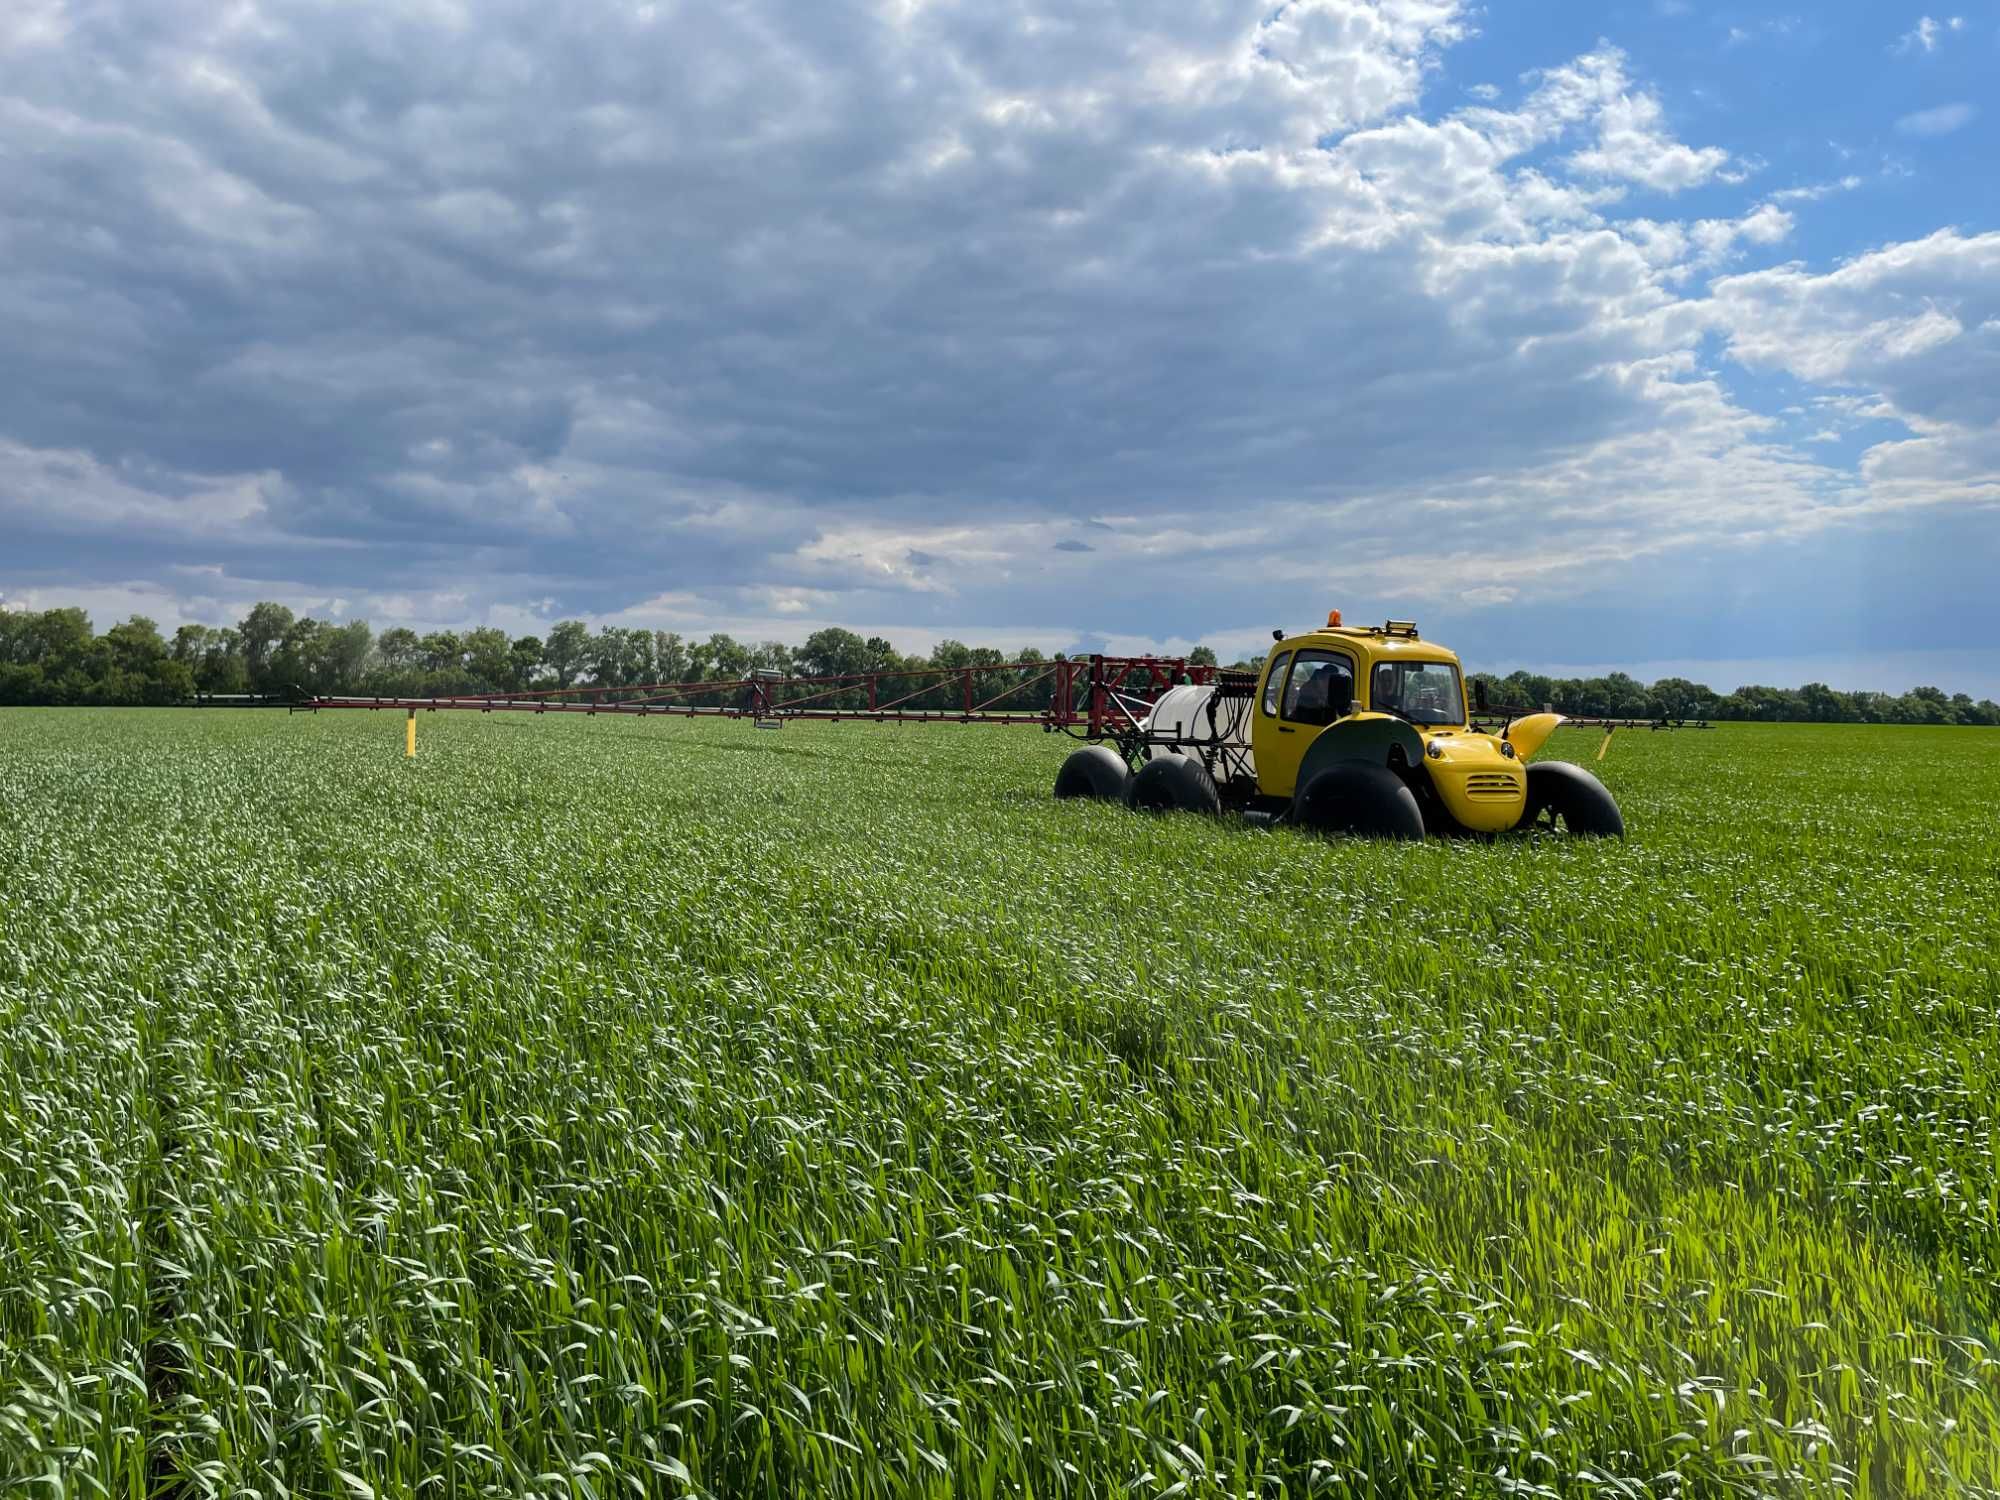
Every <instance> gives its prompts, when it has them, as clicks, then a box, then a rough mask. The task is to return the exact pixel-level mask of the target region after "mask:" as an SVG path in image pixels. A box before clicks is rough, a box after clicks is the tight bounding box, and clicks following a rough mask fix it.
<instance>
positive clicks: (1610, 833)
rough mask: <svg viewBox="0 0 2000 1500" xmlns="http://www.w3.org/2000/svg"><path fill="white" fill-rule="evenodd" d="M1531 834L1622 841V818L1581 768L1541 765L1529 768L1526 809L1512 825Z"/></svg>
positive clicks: (1556, 762)
mask: <svg viewBox="0 0 2000 1500" xmlns="http://www.w3.org/2000/svg"><path fill="white" fill-rule="evenodd" d="M1514 826H1515V827H1516V828H1518V829H1522V830H1525V831H1529V832H1532V831H1534V830H1536V829H1540V830H1542V831H1543V832H1545V833H1575V834H1581V835H1583V836H1585V837H1587V838H1623V837H1624V836H1625V818H1624V815H1623V814H1621V813H1620V812H1619V811H1618V804H1617V802H1616V801H1614V800H1613V799H1612V796H1611V793H1610V792H1609V791H1608V790H1606V789H1605V785H1604V783H1603V782H1601V781H1599V780H1598V779H1597V778H1596V777H1595V776H1593V775H1591V774H1590V772H1588V771H1586V770H1584V768H1583V767H1582V766H1573V765H1571V764H1569V762H1568V761H1561V760H1547V761H1540V762H1537V763H1536V764H1534V765H1532V766H1529V767H1528V806H1527V810H1526V811H1525V812H1523V813H1522V814H1521V821H1520V822H1518V823H1516V824H1515V825H1514Z"/></svg>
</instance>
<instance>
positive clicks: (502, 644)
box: [464, 625, 514, 693]
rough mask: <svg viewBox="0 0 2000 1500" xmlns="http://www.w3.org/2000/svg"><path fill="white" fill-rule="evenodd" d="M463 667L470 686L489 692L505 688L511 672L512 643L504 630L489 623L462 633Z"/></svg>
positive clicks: (511, 674) (478, 691)
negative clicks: (463, 635)
mask: <svg viewBox="0 0 2000 1500" xmlns="http://www.w3.org/2000/svg"><path fill="white" fill-rule="evenodd" d="M464 645H465V670H466V672H467V673H468V674H470V676H471V678H472V690H473V691H474V692H476V693H491V692H499V691H503V690H505V688H506V687H507V685H508V682H509V679H511V678H512V676H513V674H514V645H513V642H511V641H509V640H508V639H507V632H506V631H504V630H496V629H495V628H494V627H493V626H491V625H482V626H480V627H479V628H478V629H477V630H468V631H466V633H465V641H464Z"/></svg>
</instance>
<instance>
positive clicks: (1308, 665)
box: [1283, 651, 1354, 724]
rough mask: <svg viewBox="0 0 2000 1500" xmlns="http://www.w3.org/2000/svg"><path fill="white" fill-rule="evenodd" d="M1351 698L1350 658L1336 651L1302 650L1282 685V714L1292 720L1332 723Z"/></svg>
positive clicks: (1352, 689) (1350, 702) (1351, 667)
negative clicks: (1283, 686)
mask: <svg viewBox="0 0 2000 1500" xmlns="http://www.w3.org/2000/svg"><path fill="white" fill-rule="evenodd" d="M1353 700H1354V663H1353V662H1351V661H1349V660H1348V659H1347V658H1346V657H1345V656H1342V655H1341V654H1340V653H1339V652H1337V651H1301V652H1300V653H1299V657H1298V660H1297V661H1295V662H1293V663H1292V680H1291V681H1290V682H1289V683H1288V684H1286V687H1285V700H1284V701H1285V706H1284V714H1283V717H1285V718H1287V719H1290V720H1291V721H1292V722H1293V723H1294V724H1331V723H1332V722H1333V721H1334V720H1335V719H1337V718H1339V717H1340V716H1341V715H1342V714H1344V713H1346V712H1347V710H1348V708H1349V706H1350V705H1351V704H1352V702H1353Z"/></svg>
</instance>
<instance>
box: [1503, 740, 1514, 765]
mask: <svg viewBox="0 0 2000 1500" xmlns="http://www.w3.org/2000/svg"><path fill="white" fill-rule="evenodd" d="M1500 753H1501V754H1502V755H1504V756H1506V757H1507V759H1509V760H1512V759H1513V758H1514V746H1513V743H1512V742H1511V741H1509V740H1502V741H1501V742H1500Z"/></svg>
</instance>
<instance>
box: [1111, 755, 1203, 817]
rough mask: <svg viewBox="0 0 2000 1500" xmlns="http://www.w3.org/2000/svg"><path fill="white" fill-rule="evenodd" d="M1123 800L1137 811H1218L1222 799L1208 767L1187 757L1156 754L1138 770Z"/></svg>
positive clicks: (1189, 756)
mask: <svg viewBox="0 0 2000 1500" xmlns="http://www.w3.org/2000/svg"><path fill="white" fill-rule="evenodd" d="M1125 800H1126V802H1127V803H1128V804H1130V805H1131V806H1132V807H1134V808H1136V809H1137V810H1138V811H1140V812H1193V813H1208V814H1210V815H1211V816H1212V815H1214V814H1216V813H1219V812H1221V811H1222V796H1221V794H1220V793H1219V792H1217V791H1216V789H1215V778H1214V777H1213V776H1211V775H1209V774H1208V767H1207V766H1204V765H1203V764H1202V763H1201V762H1200V761H1198V760H1196V759H1195V758H1194V757H1193V756H1191V755H1156V756H1154V757H1153V758H1152V759H1151V760H1149V761H1147V762H1146V764H1145V765H1143V766H1141V767H1140V768H1139V774H1138V775H1137V776H1134V777H1133V778H1132V788H1131V790H1130V791H1128V792H1127V793H1126V794H1125Z"/></svg>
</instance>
